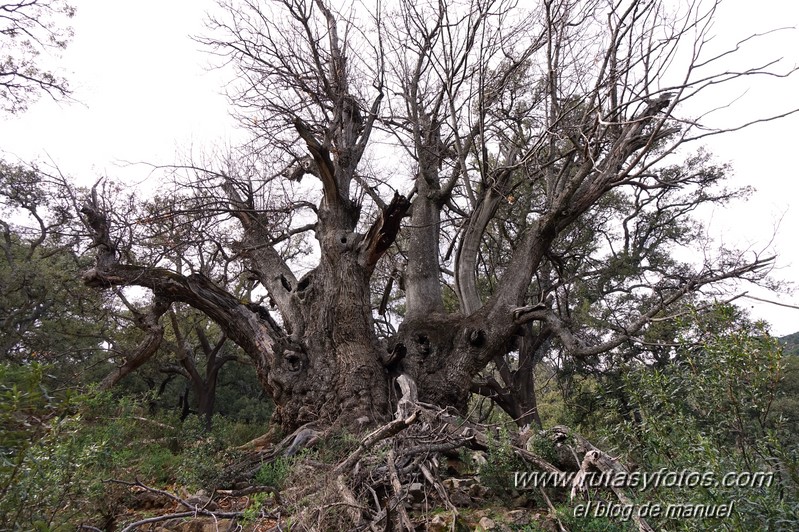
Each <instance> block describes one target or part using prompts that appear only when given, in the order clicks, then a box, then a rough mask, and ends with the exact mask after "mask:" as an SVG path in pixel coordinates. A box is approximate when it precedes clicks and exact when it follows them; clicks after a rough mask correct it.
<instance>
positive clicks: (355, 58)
mask: <svg viewBox="0 0 799 532" xmlns="http://www.w3.org/2000/svg"><path fill="white" fill-rule="evenodd" d="M534 4H535V5H533V6H532V7H530V8H528V7H519V5H517V4H516V3H515V2H506V1H504V0H471V1H452V2H421V3H420V2H412V1H406V0H399V1H397V2H391V3H387V4H385V5H383V6H382V7H381V8H380V9H377V10H374V11H369V10H368V9H367V8H366V7H363V6H360V7H358V8H354V10H352V11H347V12H341V11H338V10H336V9H335V8H334V7H333V6H332V5H331V4H330V3H328V2H326V1H324V0H277V1H273V2H259V1H256V0H243V1H238V2H229V3H228V2H226V1H223V2H222V3H221V4H220V9H219V11H218V12H217V13H215V14H213V17H212V19H211V22H210V30H209V35H208V36H207V37H205V38H203V39H201V40H202V41H203V42H204V43H205V44H207V45H208V46H209V47H210V48H211V50H212V51H213V52H214V53H216V54H218V55H219V56H220V57H222V58H223V59H225V61H226V62H228V63H229V64H230V65H233V67H235V69H236V71H237V74H238V76H237V79H236V80H235V81H234V83H233V84H232V85H231V103H232V104H233V105H234V108H235V110H236V112H237V113H238V115H239V116H240V118H241V121H242V124H243V125H244V126H245V127H247V128H248V130H249V131H250V132H251V133H252V136H251V141H250V142H249V143H248V144H247V145H246V146H245V147H243V148H242V149H240V150H239V151H237V152H236V154H235V155H234V156H230V157H228V158H226V159H225V160H222V161H216V162H214V163H209V164H202V165H201V164H195V165H193V167H192V168H184V170H188V171H187V172H184V173H182V174H181V175H182V176H183V177H182V178H180V179H176V183H179V184H180V185H181V186H180V187H178V188H176V189H174V190H173V191H172V198H173V199H174V202H173V203H171V204H170V206H169V207H168V208H167V207H166V206H162V207H163V208H161V209H160V210H158V209H154V210H152V209H151V212H149V213H148V214H147V215H146V216H145V215H142V214H141V213H139V214H135V215H134V214H131V213H130V212H128V211H124V209H123V207H122V206H120V205H118V204H117V205H116V206H114V204H112V203H110V202H109V200H107V199H106V198H103V197H102V196H101V195H98V194H96V193H95V194H94V195H93V196H92V197H91V198H89V199H88V200H87V202H86V204H85V206H84V207H83V209H82V212H83V216H84V220H85V222H86V225H87V227H88V228H89V229H90V234H91V237H92V239H93V245H94V249H95V250H96V253H97V261H96V265H95V267H94V268H92V269H91V270H89V271H87V272H86V273H85V275H84V280H85V282H86V283H88V284H89V285H91V286H95V287H99V288H109V287H120V286H134V285H135V286H140V287H145V288H147V289H149V291H151V292H152V294H153V312H152V314H151V317H152V319H153V320H154V321H153V323H154V324H156V323H158V321H159V320H160V319H162V318H163V315H164V314H166V313H167V311H168V308H169V307H170V306H171V305H190V306H191V307H193V308H194V309H196V310H198V311H200V312H202V313H204V314H206V315H207V316H208V317H209V318H210V319H212V320H214V321H215V322H217V323H218V324H219V326H220V327H221V328H222V330H223V331H224V334H225V336H226V338H228V339H229V340H231V341H233V342H235V343H236V344H238V345H239V346H240V347H241V348H242V349H243V351H244V352H245V353H246V354H247V355H248V356H249V357H250V358H251V359H252V361H253V362H254V365H255V367H256V368H257V372H258V375H259V378H260V381H261V383H262V384H263V387H264V388H265V390H266V391H267V392H268V394H269V395H270V396H271V397H272V398H273V399H274V401H275V404H276V413H275V420H276V422H277V423H279V424H280V425H282V426H283V428H285V429H292V428H295V427H297V426H299V425H301V424H303V423H305V422H308V421H312V420H317V419H318V420H321V421H322V422H338V423H345V424H351V423H356V422H357V423H366V424H371V423H374V422H376V421H378V420H380V419H383V418H386V417H390V416H391V413H392V412H393V411H394V409H395V404H394V403H395V402H396V400H397V395H398V390H397V388H396V384H395V378H396V377H397V376H399V375H405V376H406V377H407V378H409V379H410V380H412V381H413V382H414V383H415V384H416V386H417V388H418V394H419V400H420V401H424V402H427V403H434V404H437V405H441V406H453V407H456V408H459V409H464V408H465V407H466V405H467V401H468V399H469V397H470V393H471V392H472V390H475V391H479V392H482V393H486V394H488V395H491V396H493V397H494V398H495V399H497V400H498V401H499V402H501V403H504V404H503V408H505V409H506V410H507V411H509V412H515V414H516V417H519V418H521V417H523V416H529V415H530V409H532V408H534V404H532V405H530V404H529V395H530V391H529V389H527V388H529V382H528V381H526V380H525V379H526V377H525V375H527V374H529V371H528V370H529V364H531V363H533V361H534V358H535V356H536V353H538V352H540V350H541V349H542V348H546V347H548V346H552V345H557V346H558V347H559V348H560V349H562V350H563V352H564V353H567V354H568V356H570V357H573V358H576V359H579V358H587V357H593V356H598V355H600V354H602V353H606V352H608V351H611V350H613V349H616V348H618V347H619V346H621V345H622V344H625V343H628V342H633V341H634V340H635V338H637V337H639V336H641V335H644V334H646V333H647V331H648V329H649V328H650V327H651V324H652V323H653V320H655V321H657V322H658V323H660V322H662V321H663V320H665V319H667V317H668V315H669V313H670V312H672V311H673V309H674V308H675V306H677V305H678V304H679V303H680V302H681V301H683V300H684V299H685V298H686V297H691V296H692V295H694V294H697V293H698V292H700V291H702V290H707V289H709V287H712V286H715V285H716V284H717V283H720V282H723V281H725V280H728V279H740V278H749V279H757V278H759V277H760V276H762V274H763V272H764V269H765V267H767V266H768V265H769V263H770V260H769V259H768V258H764V257H761V256H755V255H751V254H750V255H748V256H747V255H743V254H735V253H730V252H727V253H720V254H718V255H717V256H716V258H713V257H712V256H710V255H708V256H707V257H706V259H705V260H703V261H698V262H681V261H679V260H677V259H676V258H674V256H673V255H672V254H671V251H672V250H673V249H676V248H677V247H679V246H684V245H688V244H690V243H691V242H692V241H693V240H695V239H696V235H697V232H696V230H695V229H694V227H693V226H691V225H690V224H688V223H687V222H684V220H686V217H687V216H688V215H689V214H690V212H691V211H692V210H694V209H695V208H696V207H697V206H699V205H701V204H703V203H708V202H723V201H726V200H727V199H729V198H731V197H733V196H734V192H730V191H727V190H724V189H723V188H721V187H720V182H721V181H722V179H723V177H724V168H723V167H719V166H714V165H713V164H712V162H711V161H710V160H709V159H708V158H707V157H706V156H704V155H703V154H701V153H699V154H694V155H690V154H688V152H686V151H685V150H684V149H681V147H682V146H684V145H686V144H687V143H689V142H691V141H695V140H697V139H699V138H701V137H702V136H705V135H707V134H709V132H708V130H705V129H702V128H701V124H700V123H699V122H697V120H696V119H695V117H688V116H684V115H682V114H681V104H683V103H685V102H686V101H688V100H691V99H693V98H695V97H696V96H697V95H698V94H701V93H704V92H705V91H707V90H711V89H713V88H715V87H716V86H718V85H719V84H720V83H722V82H724V81H727V80H730V79H735V78H739V77H742V76H757V75H761V74H763V75H765V74H768V75H775V74H776V75H783V74H787V73H788V72H779V71H778V70H776V69H777V68H778V67H779V65H775V64H773V63H769V64H767V65H766V66H765V67H751V66H748V65H743V66H742V67H741V68H740V69H739V70H736V71H731V70H730V69H729V68H726V67H722V66H718V67H717V63H719V61H720V60H722V59H724V60H726V59H727V58H728V55H729V54H728V52H730V51H724V50H722V51H718V50H716V51H712V50H710V49H709V48H710V43H709V41H710V37H711V35H710V33H709V32H710V27H711V22H712V20H713V17H714V14H715V11H716V9H717V8H718V2H713V1H711V2H699V1H695V2H681V3H679V4H680V5H674V4H675V3H674V2H643V1H637V0H629V1H622V2H608V1H605V0H584V1H576V0H542V1H541V2H536V3H534ZM711 133H715V131H713V132H711ZM677 154H679V155H680V157H682V158H679V157H678V155H677ZM171 219H181V220H184V223H183V225H182V227H183V228H184V231H183V238H184V239H185V240H186V241H188V242H191V243H192V245H193V246H194V248H193V249H194V250H195V251H194V252H193V253H191V254H189V255H188V257H187V255H185V254H184V255H182V259H181V260H180V261H176V260H175V259H174V256H175V255H174V254H173V253H171V250H174V249H175V248H176V247H177V246H180V245H182V244H180V243H175V241H174V239H171V238H170V239H165V238H162V236H163V232H159V231H160V230H158V229H155V227H156V226H158V224H157V223H155V222H156V221H163V220H171ZM145 248H146V249H147V250H149V251H147V252H146V253H145V252H144V251H143V250H144V249H145ZM158 249H161V250H162V251H161V252H157V251H154V250H158ZM242 286H245V287H246V290H244V291H242V289H241V287H242ZM243 293H245V294H246V297H243V296H242V294H243ZM234 294H235V295H234ZM525 361H527V362H525ZM490 364H495V365H496V366H495V367H496V368H497V374H498V375H499V376H500V381H501V382H500V381H497V380H496V379H495V378H494V377H493V376H488V377H486V376H485V375H483V376H482V377H480V374H481V372H482V371H483V370H484V369H485V368H486V367H488V366H489V365H490ZM525 364H526V365H525ZM403 382H408V381H407V380H403ZM526 387H527V388H526ZM525 390H526V391H525ZM525 401H527V403H525Z"/></svg>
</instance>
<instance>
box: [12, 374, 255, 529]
mask: <svg viewBox="0 0 799 532" xmlns="http://www.w3.org/2000/svg"><path fill="white" fill-rule="evenodd" d="M53 382H55V379H52V378H50V377H49V376H48V372H47V368H46V367H45V366H40V365H31V366H24V367H20V366H9V365H2V366H0V530H74V528H75V526H76V525H80V524H91V525H92V526H107V523H109V522H113V519H114V516H115V515H116V514H117V513H118V512H119V511H120V509H121V508H123V506H124V504H125V503H126V501H125V497H126V496H127V490H124V489H120V488H119V487H117V486H115V485H113V484H110V483H108V482H107V481H108V480H109V479H121V480H127V481H133V480H134V479H137V480H139V481H141V482H143V483H145V484H147V485H151V486H153V487H159V488H167V489H173V488H176V487H178V486H179V487H180V489H182V490H186V491H188V492H193V491H194V490H198V489H200V488H204V489H213V488H214V487H216V486H217V485H219V484H220V483H221V482H223V481H224V480H225V479H223V478H221V477H220V475H221V471H222V470H223V469H222V468H221V467H220V465H219V464H221V463H226V462H228V461H230V460H233V459H235V451H231V450H230V449H233V448H235V447H236V446H238V445H241V444H242V443H245V442H247V441H249V440H250V439H252V438H253V437H254V436H256V435H258V434H260V433H262V432H263V431H264V430H265V429H266V427H264V426H255V425H248V424H245V423H241V422H233V421H228V420H227V419H225V418H223V417H219V416H216V417H215V418H214V420H213V429H212V430H211V431H210V432H206V431H204V430H203V422H202V421H201V420H200V419H199V418H197V417H196V416H190V417H188V418H187V419H186V420H185V421H183V422H181V421H180V420H179V418H178V417H177V415H175V414H160V415H152V414H150V413H149V411H148V408H147V407H146V401H144V400H143V399H142V400H135V399H131V398H122V399H118V398H115V397H113V396H112V395H111V394H109V393H96V392H82V393H78V392H76V391H75V390H68V389H57V388H55V387H54V386H53Z"/></svg>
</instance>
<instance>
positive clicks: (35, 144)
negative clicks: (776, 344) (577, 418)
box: [0, 0, 799, 335]
mask: <svg viewBox="0 0 799 532" xmlns="http://www.w3.org/2000/svg"><path fill="white" fill-rule="evenodd" d="M365 1H367V2H368V0H365ZM72 3H73V5H75V6H76V7H77V9H78V11H77V15H76V17H75V19H74V21H73V26H74V29H75V38H74V41H73V42H72V44H71V45H70V46H69V48H68V49H67V51H66V52H65V53H64V54H63V57H62V58H61V59H60V60H59V62H58V64H59V65H61V67H62V68H63V69H64V71H65V73H66V75H67V77H68V78H69V80H70V83H71V86H72V88H73V89H74V96H75V99H76V100H77V102H78V103H69V104H65V103H60V104H57V103H54V102H51V101H48V100H42V101H40V102H39V103H37V104H35V105H34V106H32V107H31V109H30V110H28V111H27V112H26V113H23V114H21V115H19V116H17V117H7V118H6V119H5V121H4V123H3V124H2V126H0V149H2V152H4V155H3V156H4V157H5V158H6V159H13V158H15V157H16V158H19V159H20V160H22V161H32V160H39V161H42V162H52V163H55V164H57V165H58V166H59V168H60V169H61V170H62V171H63V172H64V173H66V174H68V175H72V176H74V177H76V178H78V179H79V180H80V181H81V182H82V183H90V182H93V181H95V180H96V179H97V178H98V177H99V176H102V175H108V176H110V177H119V176H124V178H125V179H126V180H136V181H139V180H141V181H146V180H147V179H148V175H149V171H148V169H147V168H145V167H142V166H137V167H127V168H126V167H124V166H123V163H124V162H148V163H154V164H169V163H172V162H175V161H176V160H178V159H179V158H180V156H181V155H184V154H186V153H187V152H188V151H189V150H193V151H194V152H195V153H200V152H202V151H203V149H205V148H210V147H213V146H214V145H219V144H220V143H226V142H229V141H230V140H231V139H232V138H234V137H235V132H234V131H233V122H232V120H231V119H230V118H229V116H228V106H227V102H226V100H225V98H224V97H223V96H222V87H223V84H224V83H225V81H227V80H226V79H225V78H224V77H223V76H222V75H221V73H220V72H219V71H213V70H209V68H208V66H209V62H210V61H211V59H210V58H209V56H208V55H206V54H205V53H204V52H203V51H202V50H201V47H200V45H198V44H197V43H195V42H194V41H192V40H191V38H190V36H191V35H199V34H202V33H203V30H204V18H205V13H206V12H207V11H208V10H209V9H212V8H213V6H214V3H213V1H212V0H138V1H136V2H131V1H121V0H73V2H72ZM521 3H522V4H523V3H524V0H521ZM786 26H793V27H795V26H799V1H797V0H758V1H757V2H755V1H752V0H726V2H725V3H724V4H723V5H722V9H721V11H720V14H719V17H718V19H717V22H716V27H715V33H717V34H718V41H720V42H721V41H724V42H727V41H733V40H734V39H736V37H739V36H743V35H745V34H749V33H752V32H760V31H765V30H768V29H772V28H777V27H786ZM744 51H745V52H746V54H748V55H743V56H742V57H743V58H746V57H749V58H754V57H758V56H759V57H784V63H785V64H784V67H786V68H787V67H790V66H793V65H796V64H799V31H797V30H792V31H784V32H780V33H777V34H774V35H771V36H769V38H768V39H764V40H762V41H760V44H758V45H757V46H753V47H751V49H749V48H746V49H745V50H744ZM736 90H737V92H734V93H726V94H724V95H722V96H723V99H722V100H721V101H726V100H730V99H733V98H734V97H736V96H739V95H742V96H743V97H742V98H741V100H739V101H738V102H737V103H736V105H735V106H734V107H733V108H732V109H731V110H724V111H720V112H718V113H717V114H716V115H714V117H715V120H717V122H716V124H718V125H729V124H734V123H738V122H740V121H745V120H746V119H747V118H749V119H751V118H755V117H757V116H764V115H768V114H773V113H777V112H779V111H781V110H787V109H789V108H792V107H799V74H798V75H796V76H794V79H791V80H787V81H786V80H767V79H763V80H760V81H757V82H750V83H747V86H739V87H737V88H736ZM708 103H711V104H712V103H714V102H708ZM797 132H799V115H793V116H791V117H788V118H786V119H784V120H782V121H780V122H772V123H767V124H760V125H756V126H753V127H752V128H750V129H747V130H745V131H741V132H736V133H732V134H730V135H726V136H723V137H714V138H712V139H709V140H708V141H707V142H706V146H707V147H708V148H709V149H710V151H712V152H713V153H715V154H716V155H717V158H718V160H719V161H729V162H731V163H732V165H733V167H734V169H735V175H734V177H733V179H732V183H733V184H734V185H752V186H754V187H755V188H756V193H755V195H754V196H753V197H752V198H751V199H750V200H748V201H747V202H741V203H737V204H735V205H733V206H731V207H730V208H728V209H716V210H715V211H713V212H712V213H708V214H707V218H706V220H705V222H706V224H708V226H709V228H710V231H711V232H712V234H713V235H715V236H716V237H717V238H718V239H720V240H723V241H724V243H726V244H729V245H737V246H739V247H744V248H751V249H752V250H762V249H763V248H765V247H767V246H768V245H769V243H771V249H773V250H775V251H776V252H777V253H778V254H779V258H778V261H777V269H776V270H775V272H774V277H775V278H777V279H781V280H785V281H789V282H799V245H797V237H796V233H797V230H799V202H797V195H799V163H797V158H799V135H798V134H797ZM775 232H776V236H774V235H775ZM773 236H774V238H773V242H772V237H773ZM750 293H751V294H752V295H757V296H758V297H762V298H767V299H771V300H777V301H780V302H783V303H786V304H792V305H799V292H797V293H779V294H774V293H769V292H764V291H757V290H752V291H751V292H750ZM739 303H741V304H742V305H744V306H746V307H751V311H752V314H753V315H754V316H755V317H757V318H763V319H766V320H768V321H769V322H771V324H772V331H773V332H774V333H775V334H778V335H784V334H788V333H792V332H795V331H799V310H795V309H790V308H785V307H778V306H775V305H766V304H761V303H757V302H755V301H752V300H739Z"/></svg>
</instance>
